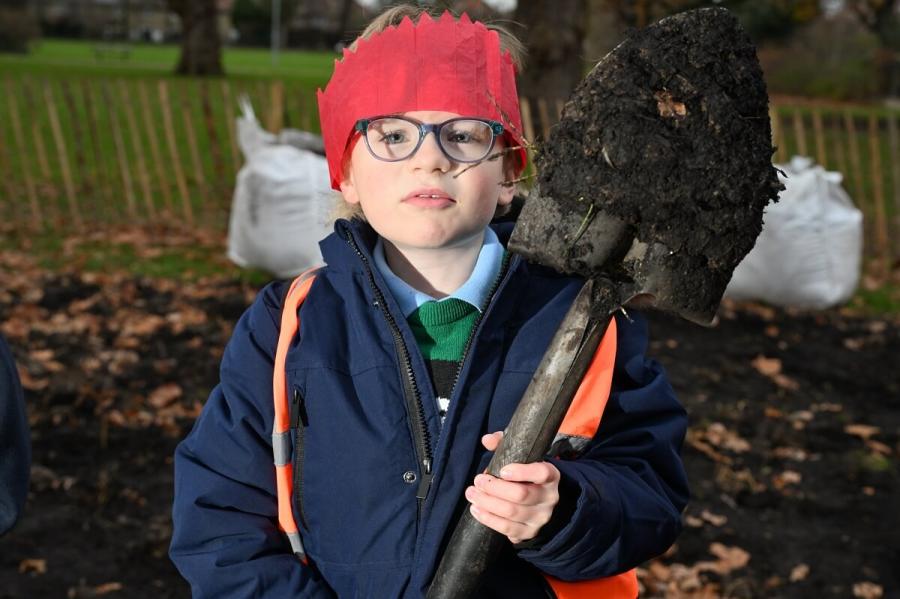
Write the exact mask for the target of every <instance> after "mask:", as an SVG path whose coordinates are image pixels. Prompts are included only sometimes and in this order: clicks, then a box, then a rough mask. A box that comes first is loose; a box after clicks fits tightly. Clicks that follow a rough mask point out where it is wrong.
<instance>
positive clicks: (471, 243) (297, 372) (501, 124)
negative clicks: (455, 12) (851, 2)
mask: <svg viewBox="0 0 900 599" xmlns="http://www.w3.org/2000/svg"><path fill="white" fill-rule="evenodd" d="M501 39H502V40H503V43H504V44H505V46H506V49H501V45H500V44H501V42H500V40H501ZM510 48H512V49H513V50H515V48H516V46H515V41H514V39H512V38H511V37H510V36H508V34H505V33H502V32H501V33H500V34H498V32H497V30H489V29H487V28H486V27H485V26H484V25H483V24H481V23H472V22H471V21H470V20H469V19H468V17H466V16H465V15H463V16H462V17H461V18H459V19H456V18H455V17H453V16H451V15H450V14H449V13H445V14H444V15H443V16H441V17H440V18H435V19H433V18H432V17H431V16H430V15H428V14H426V13H425V11H424V10H423V9H418V8H415V7H409V6H405V7H398V8H394V9H390V10H388V11H387V12H386V13H384V14H383V15H382V16H381V17H379V18H378V19H377V20H376V21H375V22H374V23H373V24H372V25H370V27H369V28H368V29H367V30H366V31H365V32H364V33H363V34H362V36H361V37H360V40H357V42H356V44H355V46H354V47H353V48H351V49H350V50H349V51H348V52H346V53H345V55H344V58H343V60H342V61H340V62H339V63H337V64H336V67H335V72H334V75H333V77H332V79H331V81H330V82H329V84H328V86H327V88H326V90H325V91H324V92H320V93H319V109H320V115H321V122H322V131H323V137H324V140H325V144H326V153H327V158H328V164H329V169H330V173H331V178H332V184H333V186H334V187H335V188H336V189H339V190H340V192H341V194H342V196H343V198H344V200H345V201H346V202H347V203H348V204H350V205H351V206H354V207H356V208H358V209H359V210H360V211H361V214H360V217H358V218H352V219H350V220H349V221H348V220H339V221H338V222H337V223H336V225H335V233H334V234H333V235H331V236H329V237H328V238H326V239H325V240H324V241H323V242H322V244H321V248H322V253H323V256H324V259H325V262H326V263H327V266H325V267H324V268H322V269H321V270H319V271H318V272H317V273H316V274H315V277H314V279H312V283H311V287H305V288H308V295H306V297H305V299H304V301H303V302H302V304H301V307H300V309H299V312H297V311H296V310H293V309H288V310H287V311H286V312H287V318H286V320H285V321H282V320H281V319H282V306H283V305H284V303H285V301H286V300H285V296H286V294H287V291H286V286H284V285H282V284H273V285H271V286H269V287H267V288H266V289H265V290H264V291H263V292H262V293H261V294H260V296H259V297H258V298H257V300H256V302H255V303H254V304H253V306H251V308H250V309H249V310H248V311H247V313H246V314H245V315H244V316H243V317H242V318H241V320H240V321H239V322H238V324H237V327H236V329H235V331H234V335H233V337H232V340H231V342H230V343H229V345H228V347H227V349H226V352H225V356H224V358H223V360H222V368H221V383H220V384H219V385H218V386H217V387H216V389H215V390H214V391H213V393H212V395H211V396H210V398H209V401H208V402H207V404H206V407H205V408H204V411H203V414H202V415H201V417H200V419H199V420H198V421H197V423H196V425H195V426H194V429H193V431H192V432H191V433H190V435H189V436H188V438H187V439H185V440H184V441H183V442H182V443H181V444H180V445H179V447H178V450H177V452H176V455H175V505H174V510H173V519H174V534H173V539H172V546H171V557H172V560H173V561H174V562H175V564H176V566H177V567H178V569H179V570H180V571H181V573H182V574H183V575H184V576H185V577H186V578H187V579H188V580H189V581H190V583H191V587H192V589H193V592H194V595H195V596H199V597H250V596H253V597H258V596H259V597H278V598H283V597H335V596H337V597H376V598H393V597H421V596H423V595H424V594H425V593H426V592H427V589H428V587H429V584H430V581H431V579H432V577H433V575H434V573H435V569H436V568H437V565H438V563H439V560H440V557H441V555H442V552H443V550H444V547H445V546H446V544H447V542H448V540H449V537H450V534H451V533H452V530H453V527H454V526H455V523H456V521H457V520H458V518H459V515H460V514H461V513H462V511H463V510H464V509H470V510H471V512H472V514H473V515H474V516H475V518H476V519H478V520H479V521H480V522H482V523H483V524H484V525H486V526H488V527H490V528H493V529H494V530H496V531H498V532H499V533H501V534H502V535H504V536H506V537H507V538H508V540H509V543H508V544H507V545H506V546H505V549H504V552H503V554H502V555H501V556H500V557H499V558H498V560H497V561H496V562H495V563H494V564H493V566H492V567H491V568H490V569H489V571H488V574H487V576H486V578H485V581H484V583H483V584H482V586H481V588H480V590H479V592H478V595H477V596H479V597H516V598H523V597H524V598H527V597H548V596H554V595H553V594H551V593H553V592H557V593H562V592H563V591H562V590H560V589H562V588H563V587H564V586H565V583H563V582H561V581H580V580H588V579H597V580H599V581H600V582H601V583H603V582H604V581H606V582H608V581H616V580H619V577H618V576H617V575H620V576H630V578H629V579H628V580H629V581H630V582H628V584H627V585H626V586H625V587H622V588H625V589H626V591H625V592H624V594H623V593H619V594H610V595H609V596H615V597H625V596H631V597H633V596H636V594H637V584H636V579H634V575H633V572H632V573H628V574H622V573H626V572H627V571H628V570H629V569H631V568H634V567H635V566H637V565H638V564H640V563H641V562H643V561H645V560H647V559H649V558H651V557H653V556H655V555H658V554H660V553H662V552H663V551H665V550H666V548H668V547H669V545H670V544H671V543H672V541H673V540H674V539H675V537H676V535H677V534H678V531H679V530H680V512H681V510H682V509H683V507H684V505H685V502H686V500H687V488H686V480H685V474H684V470H683V467H682V464H681V460H680V457H679V450H680V445H681V442H682V439H683V436H684V433H685V426H686V418H685V413H684V411H683V409H682V408H681V407H680V406H679V404H678V402H677V401H676V399H675V397H674V394H673V392H672V389H671V387H670V386H669V383H668V382H667V381H666V379H665V376H664V374H663V373H662V370H661V368H660V367H659V366H658V365H657V364H656V363H655V362H652V361H650V360H647V359H645V358H644V357H643V351H644V349H645V348H646V344H647V340H646V326H645V324H644V322H643V320H642V319H641V318H640V317H639V316H631V318H630V319H629V318H626V317H620V316H617V317H616V319H615V320H616V325H615V327H612V328H611V330H612V331H613V332H612V333H611V337H612V339H611V340H610V343H612V344H613V347H615V350H614V355H615V362H614V370H613V381H612V388H611V390H610V389H608V388H607V391H606V393H605V394H603V401H606V408H605V411H604V412H603V419H602V424H601V425H600V426H599V431H596V435H594V436H593V438H592V439H590V442H589V443H588V444H587V447H586V448H584V449H583V450H582V451H581V452H580V454H579V455H578V457H577V458H575V459H567V460H556V459H553V460H551V461H543V462H537V463H533V464H527V465H525V464H512V465H510V466H509V467H508V468H506V469H505V470H504V472H503V477H502V478H494V477H492V476H489V475H486V474H478V473H480V472H484V470H485V467H486V465H487V463H488V461H489V459H490V451H491V450H493V449H494V448H496V446H497V444H498V442H499V439H500V436H501V433H500V432H499V431H502V430H503V428H504V427H505V426H506V425H507V423H508V421H509V418H510V416H511V414H512V413H513V411H514V409H515V407H516V405H517V403H518V401H519V399H520V398H521V397H522V394H523V392H524V390H525V388H526V387H527V385H528V383H529V381H530V379H531V376H532V374H533V373H534V371H535V369H536V367H537V365H538V363H539V362H540V359H541V357H542V355H543V352H544V349H545V348H546V346H547V345H548V343H549V341H550V339H551V337H552V336H553V333H554V332H555V330H556V327H557V325H558V324H559V322H560V321H561V320H562V317H563V315H564V314H565V311H566V310H567V308H568V306H569V304H570V303H571V302H572V300H573V298H574V296H575V294H576V293H577V291H578V289H579V288H580V285H581V281H580V280H578V279H576V278H573V277H565V276H561V275H558V274H556V273H553V272H551V271H549V270H548V269H544V268H540V267H537V266H533V265H529V264H527V263H525V262H524V261H523V260H522V259H521V258H520V257H517V256H511V255H510V254H508V253H507V252H506V251H505V250H504V247H503V243H504V242H505V240H506V239H507V238H508V237H509V234H510V232H511V228H512V225H511V224H495V225H491V226H489V224H490V222H491V220H492V218H493V217H494V216H495V214H498V213H500V212H502V211H503V210H504V209H505V207H507V206H508V205H509V204H510V203H511V202H512V199H513V192H514V186H513V185H510V184H508V183H509V182H510V181H512V180H514V179H515V178H516V176H517V175H518V174H519V173H521V171H522V169H523V168H524V164H525V163H524V151H523V150H522V149H521V144H522V139H521V135H520V131H521V125H520V117H519V111H518V98H517V96H516V91H515V81H514V66H513V60H512V57H511V55H510V53H509V51H508V50H509V49H510ZM307 284H308V281H307ZM290 297H291V298H293V297H294V295H293V292H292V294H291V296H290ZM295 314H296V315H298V316H299V331H298V333H297V334H296V335H294V334H293V330H288V331H287V333H286V337H284V341H282V342H281V343H282V344H283V348H284V350H285V353H281V352H279V356H280V357H276V346H278V345H279V328H280V327H282V328H283V327H285V326H287V325H284V324H281V325H280V323H282V322H289V321H290V319H291V318H292V317H293V316H294V315H295ZM616 331H617V332H616ZM607 335H608V336H610V333H608V334H607ZM605 341H606V340H604V342H605ZM288 343H289V344H288ZM611 355H612V354H611ZM276 361H277V363H278V366H273V364H274V363H276ZM282 364H283V366H282ZM610 368H612V363H610ZM273 376H274V378H275V380H276V385H282V384H283V388H284V390H283V391H281V390H280V389H281V388H282V387H281V386H278V387H277V388H278V389H279V391H278V393H276V402H277V401H278V397H279V396H281V397H283V396H285V394H286V396H287V397H288V398H289V399H290V402H291V406H290V428H289V429H288V430H287V433H283V432H280V431H281V430H282V429H280V428H279V426H280V425H279V422H282V421H284V422H286V421H287V416H286V415H283V413H282V412H279V411H278V410H279V408H278V407H277V406H275V403H276V402H273V398H272V395H273ZM278 380H280V381H281V383H277V381H278ZM595 395H596V393H595ZM285 401H287V400H285ZM595 416H596V420H597V421H598V422H599V418H600V414H599V413H597V414H595ZM567 418H568V417H567ZM285 426H287V425H285ZM595 430H596V429H595ZM283 434H288V435H289V436H288V437H287V438H289V441H288V442H284V441H283V438H284V437H282V435H283ZM273 439H275V441H276V443H275V450H276V451H275V454H276V455H275V462H276V464H279V468H281V469H282V470H281V471H280V472H281V473H282V474H283V473H284V472H289V473H290V472H292V474H291V475H289V476H285V477H281V478H279V479H278V485H276V479H275V477H274V476H273V466H272V459H273V458H272V455H273ZM285 468H290V469H289V470H284V469H285ZM476 475H477V476H476ZM279 476H280V475H279ZM276 486H278V487H282V488H281V489H280V490H279V489H276ZM290 486H292V492H289V491H287V490H286V489H288V488H289V487H290ZM286 493H289V494H288V495H286ZM278 496H280V498H281V500H282V501H284V502H285V503H284V504H283V505H282V509H281V510H279V504H278V499H277V497H278ZM279 522H280V524H281V528H283V529H284V530H285V531H288V532H289V533H290V535H289V537H286V535H285V534H284V533H283V532H282V531H281V530H280V529H279ZM285 522H287V523H288V524H285ZM293 522H296V526H297V527H298V529H293V528H292V527H293ZM292 530H296V532H292ZM288 538H290V543H291V544H290V545H289V544H288ZM294 554H296V555H297V556H299V557H300V558H301V559H300V560H298V559H297V558H296V557H295V555H294ZM570 586H576V587H577V586H578V585H570ZM551 587H552V589H553V590H552V591H551ZM560 596H562V595H560Z"/></svg>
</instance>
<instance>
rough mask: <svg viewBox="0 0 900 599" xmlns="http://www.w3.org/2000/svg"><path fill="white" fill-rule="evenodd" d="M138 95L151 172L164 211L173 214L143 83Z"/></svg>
mask: <svg viewBox="0 0 900 599" xmlns="http://www.w3.org/2000/svg"><path fill="white" fill-rule="evenodd" d="M138 95H139V96H140V99H141V112H142V113H143V115H144V119H143V120H144V131H145V133H146V135H147V141H148V142H150V143H149V145H150V157H151V159H152V160H153V170H154V171H155V174H156V180H157V181H158V182H159V188H160V189H161V190H162V194H163V202H164V205H165V210H166V211H169V212H174V211H175V202H174V200H173V199H172V187H171V186H170V185H169V177H168V175H167V173H166V169H165V168H163V156H162V151H161V150H160V147H159V141H158V140H157V139H156V124H155V123H154V122H153V113H152V112H151V111H150V99H149V93H148V92H147V86H146V85H144V82H143V81H140V82H138Z"/></svg>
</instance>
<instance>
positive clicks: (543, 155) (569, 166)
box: [511, 8, 781, 320]
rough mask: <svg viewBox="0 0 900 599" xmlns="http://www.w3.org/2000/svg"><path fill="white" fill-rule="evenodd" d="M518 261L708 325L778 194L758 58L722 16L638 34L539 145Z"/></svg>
mask: <svg viewBox="0 0 900 599" xmlns="http://www.w3.org/2000/svg"><path fill="white" fill-rule="evenodd" d="M538 150H539V153H538V156H537V159H536V161H535V164H536V168H537V170H538V183H537V185H536V188H535V190H534V191H533V193H532V194H531V196H530V199H529V201H528V202H526V204H525V207H524V209H523V211H522V215H521V216H520V218H519V221H518V224H517V228H516V232H515V233H514V235H513V240H512V242H511V248H512V249H514V250H515V251H517V252H520V253H523V254H525V255H526V256H528V257H529V258H531V259H532V260H534V261H537V262H540V263H542V264H546V265H548V266H551V267H553V268H556V269H557V270H561V271H565V272H576V273H580V274H587V273H595V274H597V273H601V274H603V275H604V276H608V277H612V278H613V279H617V280H623V281H637V282H638V286H637V287H638V288H637V289H636V291H637V292H651V293H654V295H657V296H658V297H660V298H661V305H663V306H664V307H665V306H666V304H667V303H668V302H669V301H671V302H674V305H673V306H672V308H674V309H676V310H678V311H682V312H686V313H689V314H691V315H693V316H694V317H695V319H696V320H708V318H709V317H711V315H712V312H714V310H715V305H716V304H717V303H718V300H719V298H720V297H721V294H722V292H723V291H724V289H725V286H726V285H727V283H728V281H729V279H730V278H731V273H732V271H733V269H734V267H735V266H736V265H737V263H738V262H739V261H740V260H741V258H743V256H744V255H745V254H746V253H747V252H748V251H749V250H750V249H751V248H752V247H753V244H754V242H755V240H756V237H757V235H758V234H759V232H760V230H761V226H762V212H763V208H764V207H765V205H766V204H767V203H769V202H770V201H773V200H775V199H776V198H777V194H778V191H779V190H780V189H781V184H780V183H779V181H778V177H777V174H776V171H775V169H774V168H773V166H772V163H771V157H772V152H773V148H772V145H771V129H770V124H769V116H768V96H767V93H766V88H765V83H764V81H763V76H762V71H761V69H760V67H759V62H758V60H757V57H756V50H755V48H754V46H753V44H752V42H751V41H750V39H749V37H748V36H747V34H746V32H744V30H743V29H742V28H741V26H740V24H739V22H738V21H737V19H736V18H734V17H733V16H732V15H731V14H730V13H729V12H728V11H727V10H725V9H721V8H709V9H700V10H696V11H689V12H685V13H681V14H679V15H675V16H673V17H669V18H667V19H663V20H662V21H660V22H658V23H656V24H655V25H652V26H650V27H648V28H646V29H644V30H641V31H639V32H637V33H635V34H634V35H632V36H631V37H630V38H629V39H627V40H626V41H625V42H623V43H622V44H620V45H619V46H618V47H617V48H615V49H614V50H613V51H612V52H611V53H610V54H609V55H608V56H606V57H605V58H604V59H603V60H602V61H601V62H600V63H599V64H598V65H597V66H596V67H595V68H594V69H593V71H592V72H591V73H590V74H589V75H588V76H587V77H586V78H585V80H584V81H583V82H582V83H581V85H580V86H579V87H578V88H577V89H576V90H575V92H574V93H573V95H572V97H571V99H570V100H569V102H568V103H567V104H566V106H565V108H564V110H563V115H562V119H561V120H560V122H559V123H558V124H557V125H556V126H555V127H554V128H553V130H552V132H551V135H550V138H549V139H547V140H545V141H544V142H542V143H540V144H538Z"/></svg>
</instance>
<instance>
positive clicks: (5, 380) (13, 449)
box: [0, 335, 31, 535]
mask: <svg viewBox="0 0 900 599" xmlns="http://www.w3.org/2000/svg"><path fill="white" fill-rule="evenodd" d="M28 437H29V432H28V417H27V415H26V414H25V399H24V397H23V395H22V383H21V382H20V381H19V373H18V371H17V370H16V364H15V361H14V360H13V355H12V351H10V349H9V346H8V345H7V344H6V339H4V338H3V336H2V335H0V535H3V533H5V532H7V531H8V530H10V529H11V528H12V527H13V525H14V524H15V523H16V519H17V518H18V517H19V514H20V513H21V512H22V507H23V506H24V504H25V497H26V495H27V494H28V478H29V472H30V469H31V444H30V442H29V440H28Z"/></svg>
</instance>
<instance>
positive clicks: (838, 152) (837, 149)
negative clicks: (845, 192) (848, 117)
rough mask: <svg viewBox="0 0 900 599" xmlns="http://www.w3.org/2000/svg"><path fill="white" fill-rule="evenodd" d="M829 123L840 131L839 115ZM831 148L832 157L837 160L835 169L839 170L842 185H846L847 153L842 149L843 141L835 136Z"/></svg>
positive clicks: (847, 178)
mask: <svg viewBox="0 0 900 599" xmlns="http://www.w3.org/2000/svg"><path fill="white" fill-rule="evenodd" d="M831 124H832V125H834V127H835V128H836V129H837V130H838V131H840V130H841V121H840V116H837V117H836V118H835V119H834V120H832V121H831ZM832 149H833V150H834V157H835V160H836V162H837V169H838V171H840V173H841V177H843V182H844V185H845V186H846V184H847V182H848V181H849V177H848V174H849V171H848V170H847V169H848V166H847V153H846V152H845V151H844V143H843V141H842V140H841V139H840V138H838V137H835V142H834V144H833V145H832Z"/></svg>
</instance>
